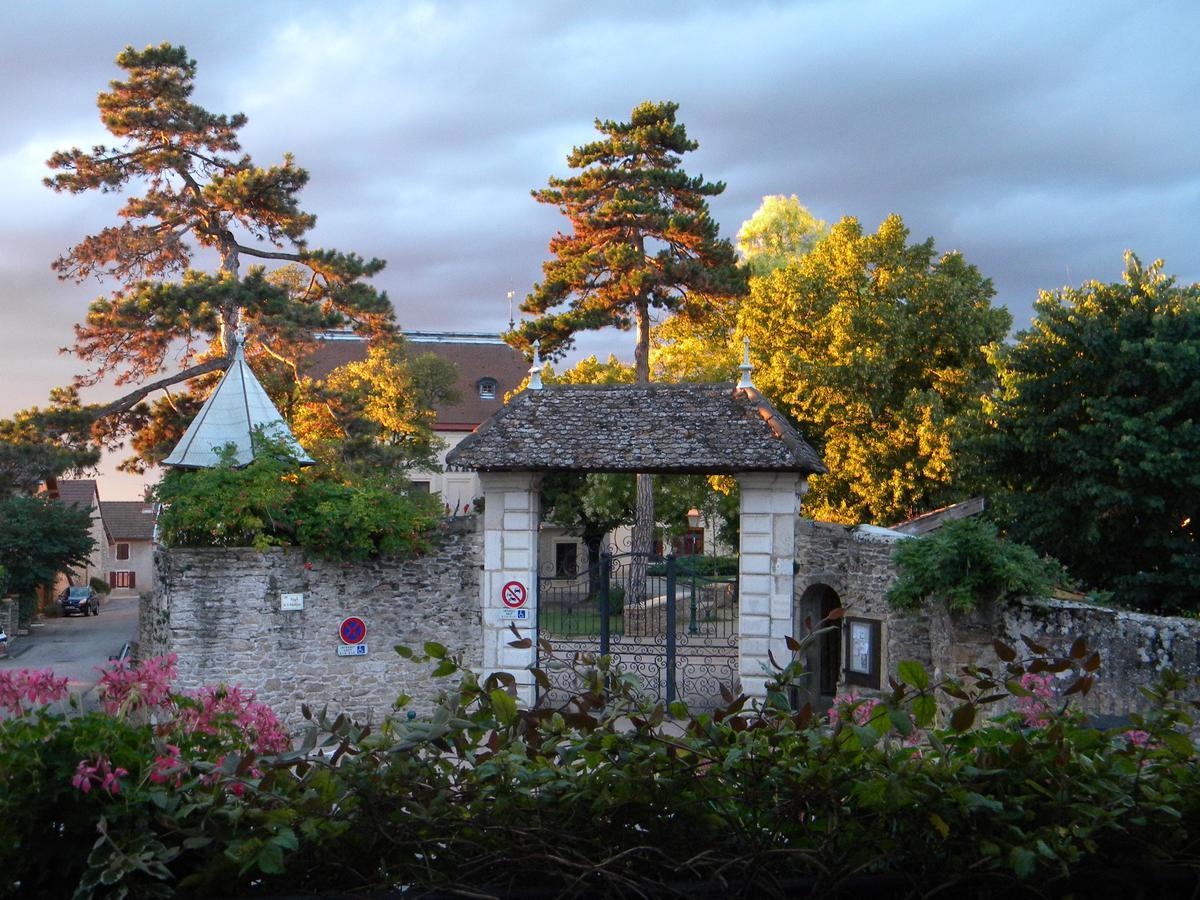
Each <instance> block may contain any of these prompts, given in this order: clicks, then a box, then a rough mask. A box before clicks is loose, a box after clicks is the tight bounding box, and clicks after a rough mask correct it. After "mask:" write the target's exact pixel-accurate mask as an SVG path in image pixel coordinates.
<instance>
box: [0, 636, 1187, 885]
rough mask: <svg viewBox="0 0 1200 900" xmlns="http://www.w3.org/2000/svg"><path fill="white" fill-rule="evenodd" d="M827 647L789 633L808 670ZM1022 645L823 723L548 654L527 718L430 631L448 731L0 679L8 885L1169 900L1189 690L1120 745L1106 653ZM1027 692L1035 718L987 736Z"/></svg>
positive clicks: (800, 712)
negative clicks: (560, 671) (78, 697)
mask: <svg viewBox="0 0 1200 900" xmlns="http://www.w3.org/2000/svg"><path fill="white" fill-rule="evenodd" d="M821 633H822V632H821V631H820V630H818V631H817V632H815V633H814V634H812V635H809V636H807V637H806V638H804V640H801V641H795V640H790V639H789V647H790V648H791V649H792V650H793V651H795V653H796V658H797V659H801V658H803V654H804V651H805V650H806V648H807V647H808V646H809V643H810V642H811V641H812V640H814V639H817V638H819V636H820V634H821ZM513 643H514V644H515V645H517V646H528V640H523V641H515V642H513ZM1027 644H1028V649H1029V651H1030V654H1029V655H1027V656H1026V657H1024V658H1018V654H1017V652H1016V650H1014V649H1013V648H1010V647H1007V646H1004V645H1002V644H997V645H996V651H997V654H998V655H999V656H1000V657H1001V659H1002V660H1004V661H1005V662H1004V666H1003V671H1002V672H1001V673H992V672H990V671H987V670H982V669H977V668H973V667H968V668H966V669H964V670H963V671H962V672H961V673H959V675H958V676H957V677H954V678H947V679H943V680H942V681H940V682H939V681H935V680H934V679H933V678H931V677H930V675H929V674H928V672H926V670H925V669H924V668H923V667H922V666H920V665H919V664H918V663H914V662H905V663H902V664H901V665H900V666H899V668H898V671H897V679H896V680H895V681H894V682H893V686H892V688H891V690H889V691H888V692H887V693H885V694H884V695H883V696H881V697H879V698H876V699H872V700H869V701H868V700H864V699H862V698H856V697H845V698H841V702H840V703H839V705H838V706H836V707H835V709H834V711H833V713H832V715H831V716H830V717H829V718H828V719H826V718H825V717H817V716H815V715H814V714H813V711H812V709H811V707H808V706H806V707H804V708H802V709H795V708H793V707H792V706H790V705H789V703H788V702H787V697H788V695H789V692H790V689H791V688H792V686H794V685H795V684H796V683H797V680H798V679H799V678H801V677H802V676H803V673H802V672H801V671H800V669H799V665H798V663H797V662H792V663H789V665H788V666H786V667H785V668H783V669H775V670H774V671H773V672H771V673H769V674H770V676H771V680H770V682H769V684H768V696H767V699H766V700H765V702H761V703H754V704H752V703H750V702H748V701H747V699H746V698H745V697H744V696H743V697H735V696H734V695H733V694H732V693H727V695H726V704H725V705H724V706H723V707H722V708H720V709H718V710H717V711H715V712H713V713H703V714H692V712H691V711H690V710H689V709H688V708H687V707H686V706H685V705H684V704H682V703H676V704H673V705H672V707H671V708H670V709H669V710H666V709H664V708H663V707H662V706H661V705H656V704H654V703H651V702H647V701H644V700H643V699H641V683H640V681H639V679H638V678H637V676H636V675H633V674H631V673H624V672H620V671H618V670H616V669H614V668H613V667H612V666H611V664H610V661H609V660H608V659H599V660H595V659H589V658H574V657H572V658H570V659H566V658H559V657H557V656H556V655H555V654H554V652H553V649H552V648H550V647H548V646H544V647H543V648H542V650H543V654H542V655H543V658H544V659H546V660H547V665H552V666H556V667H562V668H566V669H570V670H571V671H572V672H573V673H574V676H575V677H576V679H577V682H578V690H577V691H576V692H575V693H574V695H573V696H570V697H568V698H566V699H565V700H563V701H562V702H561V703H560V702H557V701H556V702H555V705H550V704H544V705H542V706H538V707H535V708H534V709H530V710H522V709H520V708H518V706H517V703H516V701H515V700H514V696H513V679H512V677H511V676H509V675H505V674H496V675H492V676H489V677H488V678H486V679H481V678H480V677H479V676H478V675H476V674H475V673H474V672H472V671H470V670H469V669H466V668H464V666H463V663H462V661H461V660H460V659H457V658H453V657H451V656H450V655H449V654H448V653H447V652H446V649H445V648H444V647H442V646H440V645H438V644H433V643H430V644H426V645H425V648H424V650H425V657H426V658H428V659H430V660H431V662H432V663H433V664H435V665H436V668H435V669H434V670H433V675H434V676H435V677H455V678H457V679H458V682H457V685H456V686H453V687H450V688H449V689H448V690H447V691H446V693H445V694H444V696H443V698H442V700H441V701H440V703H439V704H438V705H437V707H436V708H435V709H434V710H433V712H432V714H430V715H428V716H425V717H420V716H416V715H414V714H412V713H409V714H407V715H398V716H396V717H393V718H389V719H386V720H384V721H383V722H381V723H379V725H378V727H376V728H366V727H364V726H361V725H359V724H356V723H354V722H351V721H349V720H347V719H346V718H344V717H341V716H339V717H337V718H336V719H334V720H332V721H330V720H329V719H328V718H327V717H326V715H325V714H324V713H319V714H315V715H312V714H311V713H309V714H310V715H312V719H313V727H312V729H311V730H310V731H309V732H308V733H307V735H306V737H305V742H304V744H303V745H302V746H301V747H299V748H298V749H296V750H288V749H286V748H285V747H284V744H285V741H284V740H283V739H282V738H281V737H280V734H279V731H278V729H277V727H276V723H275V721H274V719H273V717H272V716H271V715H270V714H269V712H268V711H265V710H264V709H261V708H255V706H254V705H253V701H252V699H249V698H248V697H247V695H245V694H242V693H241V692H236V691H235V690H233V689H227V690H216V691H210V692H202V693H200V694H198V695H195V696H193V697H190V698H188V697H179V696H177V695H175V694H172V693H171V692H170V690H169V688H168V686H167V684H166V679H167V676H169V673H170V661H169V660H160V661H157V662H151V663H147V664H143V666H140V667H134V668H130V669H121V670H118V671H117V672H116V674H114V675H111V676H106V682H107V683H106V686H105V687H104V689H103V697H104V701H105V704H106V709H107V712H103V713H92V714H88V715H80V714H77V713H76V714H64V713H60V712H52V711H50V710H49V709H48V708H46V707H44V706H41V705H40V704H42V703H44V702H46V701H48V700H57V699H59V698H61V696H62V692H63V691H64V690H65V680H57V679H54V678H52V677H51V676H49V675H47V674H45V673H18V674H16V675H13V674H12V673H9V672H0V705H4V706H5V707H6V708H7V710H8V712H9V714H10V718H8V719H7V720H0V871H3V872H4V873H5V879H6V880H5V882H2V883H0V893H5V892H7V893H8V894H11V895H16V894H24V895H30V896H32V895H38V896H67V895H70V894H71V893H72V891H75V892H76V893H75V896H77V897H80V898H86V897H93V896H100V895H105V896H107V895H109V892H112V893H114V894H115V893H116V892H118V891H124V892H128V894H129V895H132V896H150V895H152V894H155V893H157V894H160V895H161V894H166V893H171V892H176V891H178V892H182V893H186V894H189V895H212V894H218V895H220V896H250V895H256V894H257V895H284V894H286V895H288V896H297V895H302V894H327V893H330V892H336V893H339V894H342V893H362V894H368V895H369V894H373V893H378V894H381V893H384V892H387V891H390V890H394V888H395V886H396V885H406V886H408V889H410V890H412V891H415V892H417V893H420V892H422V891H427V890H431V891H434V892H438V893H441V894H450V893H458V892H462V893H470V894H474V895H479V894H487V895H501V896H504V895H509V894H514V893H515V894H518V895H528V896H558V895H564V894H569V895H573V896H583V895H588V896H689V895H696V894H698V893H701V892H703V893H704V895H706V896H707V895H712V896H755V897H758V896H765V897H785V896H786V897H791V896H796V895H797V894H802V895H809V896H828V895H830V894H833V893H837V892H839V890H841V891H843V892H844V891H847V890H856V891H858V892H862V891H863V889H864V888H865V889H866V890H867V891H868V892H869V891H871V890H873V889H874V890H876V893H879V892H880V891H879V889H882V891H883V892H884V893H886V894H887V895H888V896H898V895H905V894H921V895H923V894H926V893H940V894H942V895H945V896H997V897H998V896H1005V897H1008V896H1014V895H1037V896H1043V895H1044V896H1061V895H1063V894H1065V893H1072V892H1074V893H1078V894H1080V895H1085V894H1087V893H1089V889H1090V893H1092V894H1112V893H1113V892H1115V891H1117V890H1120V889H1121V888H1123V887H1128V888H1130V889H1131V890H1130V893H1131V895H1132V894H1137V893H1139V891H1140V892H1141V893H1142V895H1151V894H1155V893H1158V894H1160V895H1161V894H1164V893H1167V892H1168V891H1167V890H1164V889H1163V888H1164V885H1166V886H1167V887H1173V886H1174V885H1172V884H1171V882H1170V881H1169V879H1170V878H1171V877H1173V875H1172V873H1174V872H1182V873H1183V876H1184V878H1185V879H1186V885H1187V886H1188V888H1189V889H1190V888H1191V887H1194V883H1195V874H1194V872H1195V869H1196V867H1198V866H1200V765H1197V763H1198V762H1200V760H1198V759H1197V751H1196V747H1195V745H1194V744H1193V742H1192V740H1191V739H1190V738H1189V736H1188V734H1187V729H1188V728H1189V727H1191V726H1192V724H1193V721H1192V719H1191V717H1190V710H1191V709H1192V707H1193V705H1191V704H1188V703H1185V702H1183V701H1182V700H1180V693H1181V691H1182V690H1183V688H1185V687H1186V686H1187V683H1186V682H1185V681H1184V680H1183V679H1182V678H1179V677H1178V676H1174V675H1171V674H1169V673H1168V674H1167V675H1166V676H1164V678H1163V680H1162V682H1161V683H1160V684H1159V685H1158V686H1157V687H1155V688H1154V690H1153V691H1151V692H1150V695H1151V697H1152V698H1153V700H1154V701H1155V711H1154V713H1153V714H1151V715H1148V716H1146V717H1144V718H1139V717H1135V721H1134V723H1133V727H1132V729H1114V730H1109V731H1100V730H1098V729H1095V728H1092V727H1089V726H1088V724H1087V722H1086V720H1085V719H1084V717H1083V716H1082V715H1081V714H1080V713H1078V712H1077V711H1075V710H1074V709H1073V708H1072V707H1071V706H1070V701H1071V697H1072V696H1074V695H1082V694H1085V693H1086V692H1087V691H1088V689H1089V688H1090V686H1091V683H1092V679H1093V678H1094V674H1095V672H1096V670H1097V667H1098V666H1099V663H1100V660H1099V655H1098V654H1097V653H1096V652H1094V651H1093V650H1091V648H1089V647H1088V646H1087V645H1086V643H1084V642H1083V641H1076V642H1075V644H1074V645H1073V646H1072V647H1071V648H1070V651H1069V653H1067V654H1065V655H1063V656H1054V655H1050V654H1049V653H1048V651H1047V650H1046V648H1044V647H1040V646H1038V645H1037V644H1035V643H1033V642H1032V641H1029V642H1027ZM398 649H399V650H400V651H401V652H402V654H403V655H406V656H410V657H415V658H420V657H416V655H415V654H413V653H412V652H411V651H408V650H406V649H404V648H398ZM1048 674H1049V675H1054V676H1057V677H1058V678H1062V679H1063V684H1065V685H1066V687H1065V690H1063V691H1062V693H1061V694H1059V693H1057V692H1054V691H1052V690H1047V689H1046V688H1047V684H1046V683H1045V680H1044V676H1046V675H1048ZM534 676H535V677H536V678H537V679H538V680H539V682H543V683H546V682H548V678H547V676H546V674H545V673H544V672H543V671H541V670H535V671H534ZM1030 676H1040V677H1042V680H1041V681H1033V680H1031V678H1030ZM1022 680H1024V681H1025V684H1024V685H1023V684H1022V683H1021V682H1022ZM1056 683H1057V682H1056ZM1014 695H1015V696H1017V697H1020V698H1022V699H1025V700H1029V701H1030V709H1029V710H1022V711H1020V712H1012V713H1006V714H1004V715H1002V716H1001V717H1000V718H999V719H998V720H997V721H994V722H988V721H984V720H983V716H982V715H981V713H982V712H983V711H985V710H986V709H987V708H988V707H989V706H990V705H991V704H993V703H996V702H998V701H999V700H1001V699H1003V698H1006V697H1011V696H1014ZM939 697H941V698H949V699H951V700H953V702H954V708H953V709H952V710H947V713H948V715H947V716H946V718H947V721H946V723H944V724H943V723H942V721H941V714H940V713H939V708H938V707H939V703H938V698H939ZM406 702H407V700H406V698H403V697H402V698H401V699H400V701H399V704H400V705H401V706H403V704H405V703H406ZM1030 714H1033V715H1034V716H1035V717H1036V720H1032V721H1031V720H1030V719H1029V718H1027V717H1028V716H1029V715H1030ZM668 715H670V716H671V717H673V721H670V722H668V721H667V718H668ZM151 721H153V723H154V724H153V725H151V724H149V723H150V722H151ZM514 831H515V832H516V834H515V835H514ZM515 839H519V858H516V857H515V856H514V847H515V846H516V845H515V843H514V840H515ZM347 860H358V861H360V864H358V865H355V866H354V867H352V868H350V867H348V866H347ZM1147 892H1148V893H1147Z"/></svg>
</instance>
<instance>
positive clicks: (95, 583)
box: [88, 577, 112, 596]
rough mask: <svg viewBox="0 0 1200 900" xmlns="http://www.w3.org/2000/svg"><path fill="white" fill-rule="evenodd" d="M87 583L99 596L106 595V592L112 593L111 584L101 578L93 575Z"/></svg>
mask: <svg viewBox="0 0 1200 900" xmlns="http://www.w3.org/2000/svg"><path fill="white" fill-rule="evenodd" d="M88 584H89V585H90V586H91V588H92V590H93V591H95V592H96V593H97V594H100V595H101V596H107V595H108V594H111V593H112V585H110V584H109V583H108V582H107V581H105V580H104V579H103V578H94V577H93V578H91V579H89V580H88Z"/></svg>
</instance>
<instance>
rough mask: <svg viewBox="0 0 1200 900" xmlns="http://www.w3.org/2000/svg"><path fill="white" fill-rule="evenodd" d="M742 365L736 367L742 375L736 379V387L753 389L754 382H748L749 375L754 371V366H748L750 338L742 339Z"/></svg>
mask: <svg viewBox="0 0 1200 900" xmlns="http://www.w3.org/2000/svg"><path fill="white" fill-rule="evenodd" d="M742 348H743V355H742V364H741V365H740V366H738V371H739V372H741V373H742V377H741V378H739V379H738V383H737V386H738V387H739V388H753V387H754V382H753V381H751V380H750V373H751V372H753V371H754V366H752V365H750V338H742Z"/></svg>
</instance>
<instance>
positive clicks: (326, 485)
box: [155, 447, 438, 561]
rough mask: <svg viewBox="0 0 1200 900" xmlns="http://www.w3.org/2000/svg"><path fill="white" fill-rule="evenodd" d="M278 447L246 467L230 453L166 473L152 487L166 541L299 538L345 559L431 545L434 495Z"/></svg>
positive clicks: (253, 543)
mask: <svg viewBox="0 0 1200 900" xmlns="http://www.w3.org/2000/svg"><path fill="white" fill-rule="evenodd" d="M276 450H277V451H278V452H271V453H265V454H260V455H259V456H257V457H256V458H255V460H254V461H253V462H251V463H250V464H249V465H246V466H242V467H238V466H236V465H235V464H234V458H233V453H232V451H229V452H226V453H225V454H223V457H222V461H221V463H220V464H219V465H217V466H214V467H213V468H210V469H195V470H188V471H184V470H178V469H177V470H173V471H171V472H168V473H167V475H166V476H165V477H164V478H163V480H162V482H160V483H159V485H158V487H157V488H156V489H155V490H156V497H157V499H158V500H159V501H160V502H161V503H162V504H163V511H162V513H161V514H160V516H159V529H160V537H161V540H162V542H163V544H165V545H166V546H168V547H175V546H188V547H256V548H258V549H260V550H262V549H266V548H267V547H272V546H285V545H289V544H297V545H299V546H300V547H303V548H304V549H305V551H307V552H309V553H312V554H313V555H316V556H322V557H325V558H328V559H336V560H344V561H361V560H364V559H368V558H371V557H374V556H379V555H403V554H412V553H417V552H421V551H423V550H425V549H427V547H428V542H427V536H428V535H429V534H430V533H431V532H432V531H433V530H434V528H435V527H436V526H437V521H438V519H437V515H436V506H437V504H436V500H435V499H434V498H430V497H421V496H417V495H414V494H411V493H407V492H402V491H401V492H397V491H393V490H391V489H390V488H389V487H387V486H385V485H383V484H377V483H371V482H360V483H357V484H347V483H345V482H342V481H339V480H336V479H334V478H333V477H331V476H330V474H329V473H328V472H326V471H324V470H321V469H318V468H312V469H301V468H299V466H297V465H296V463H295V460H294V459H293V458H291V456H290V455H289V454H288V453H286V452H284V451H283V450H282V449H280V448H278V447H276Z"/></svg>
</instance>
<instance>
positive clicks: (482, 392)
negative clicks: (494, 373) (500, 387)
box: [479, 378, 496, 400]
mask: <svg viewBox="0 0 1200 900" xmlns="http://www.w3.org/2000/svg"><path fill="white" fill-rule="evenodd" d="M479 399H480V400H495V399H496V379H495V378H480V379H479Z"/></svg>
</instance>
